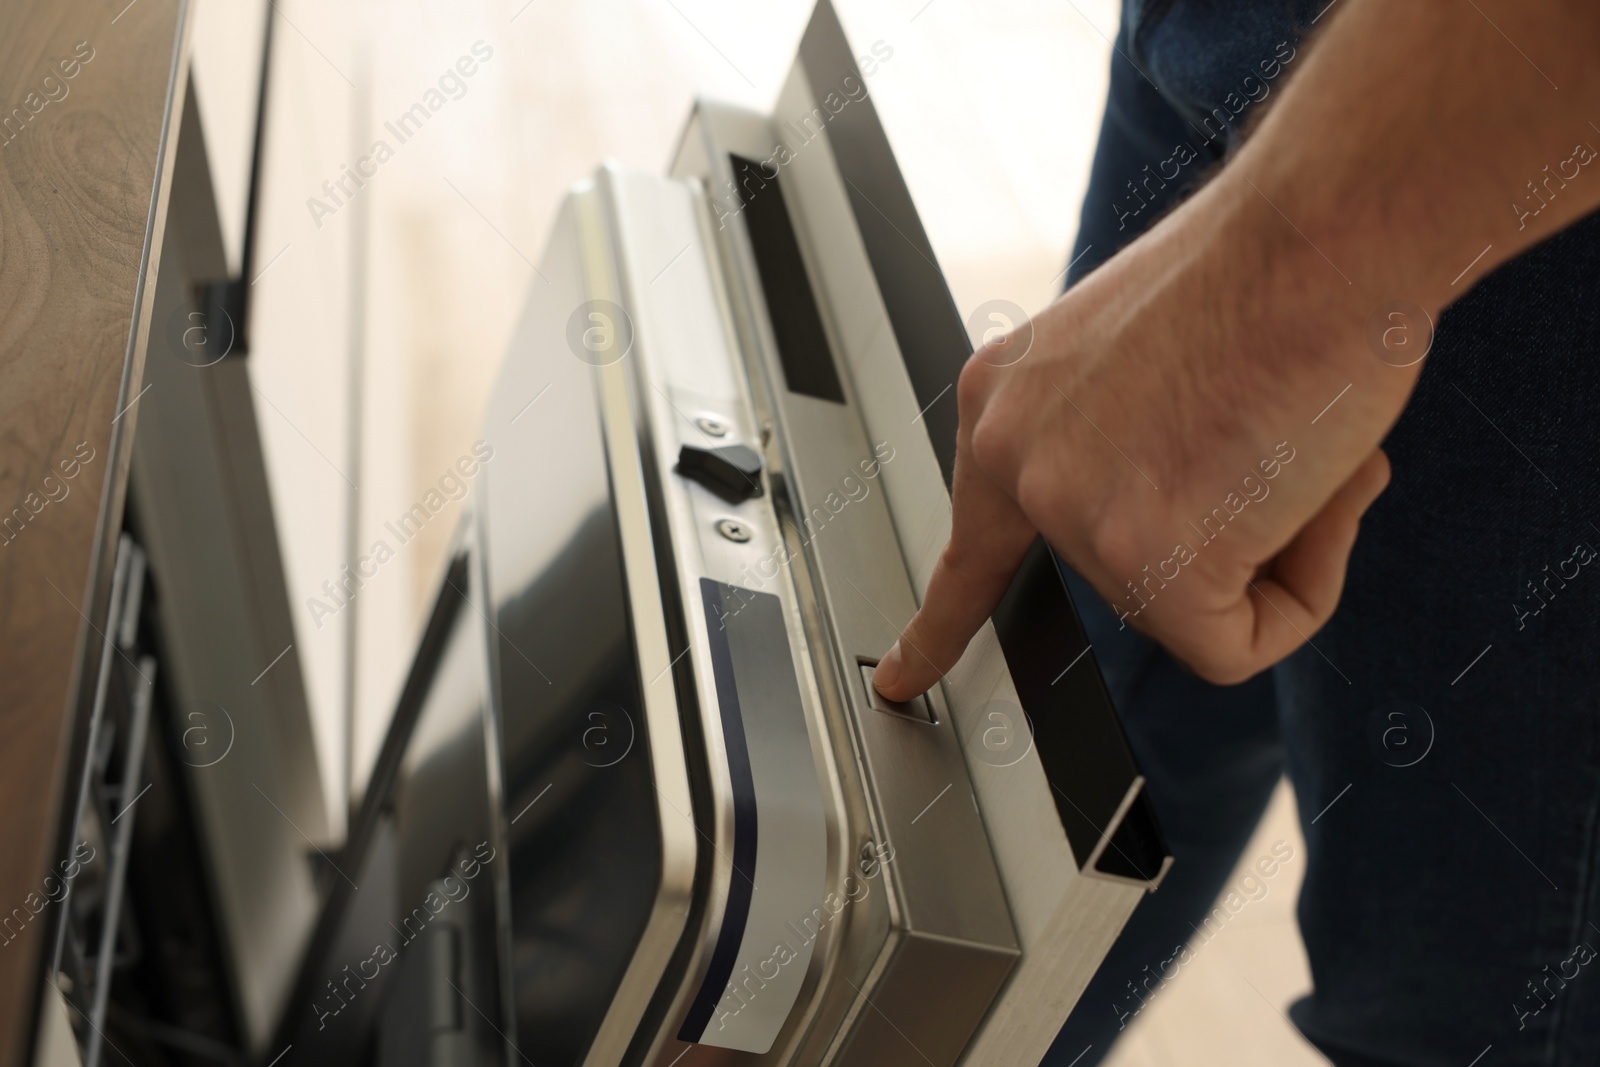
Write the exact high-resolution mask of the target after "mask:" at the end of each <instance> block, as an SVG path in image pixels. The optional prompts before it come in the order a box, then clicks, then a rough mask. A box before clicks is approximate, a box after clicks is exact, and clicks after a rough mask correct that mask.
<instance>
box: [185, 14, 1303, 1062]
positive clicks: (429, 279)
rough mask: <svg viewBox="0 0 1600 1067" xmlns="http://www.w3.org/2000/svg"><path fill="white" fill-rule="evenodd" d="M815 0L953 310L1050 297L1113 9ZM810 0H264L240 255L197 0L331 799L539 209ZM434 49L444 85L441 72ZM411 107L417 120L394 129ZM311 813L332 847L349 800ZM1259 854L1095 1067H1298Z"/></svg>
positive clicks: (1276, 904) (246, 75)
mask: <svg viewBox="0 0 1600 1067" xmlns="http://www.w3.org/2000/svg"><path fill="white" fill-rule="evenodd" d="M837 6H838V7H839V9H840V11H841V15H842V17H843V19H844V22H845V26H846V29H847V31H848V32H849V33H850V35H851V37H852V41H853V43H854V44H855V45H856V49H857V51H858V52H863V51H866V50H867V49H868V48H869V47H870V46H871V45H872V44H873V43H874V42H877V41H882V42H883V43H884V44H885V45H887V46H888V47H889V48H890V49H892V51H893V55H892V58H891V59H890V60H889V61H887V62H885V63H883V65H882V66H881V68H880V70H879V71H878V73H877V74H876V75H874V76H873V78H872V79H871V81H870V85H869V90H870V92H871V93H872V96H873V98H874V100H875V101H876V103H877V106H878V109H879V112H880V115H881V116H882V119H883V122H884V125H885V126H886V128H887V130H888V132H889V136H890V139H891V141H892V142H893V145H894V149H895V152H896V154H897V156H898V158H899V161H900V165H901V167H902V169H903V170H904V171H905V174H906V178H907V181H908V183H909V184H910V187H911V190H912V194H913V196H914V198H915V199H916V202H917V206H918V209H919V211H920V212H921V214H922V217H923V221H924V223H925V225H926V227H927V230H928V234H929V237H930V239H931V240H932V243H933V246H934V249H935V250H936V252H937V254H938V259H939V263H940V266H941V267H942V268H943V269H944V272H945V274H946V276H947V277H948V279H949V281H950V286H951V289H952V291H953V293H954V295H955V299H956V303H957V305H958V306H959V307H960V309H961V311H962V313H963V315H964V316H965V315H966V314H967V313H969V312H970V311H971V310H972V309H973V308H975V307H976V306H977V305H979V304H981V303H983V302H984V301H987V300H991V299H995V298H1000V297H1003V298H1005V299H1008V300H1011V301H1013V302H1015V303H1017V304H1019V305H1021V306H1022V307H1023V308H1024V309H1026V310H1027V311H1029V312H1033V311H1037V310H1038V309H1040V308H1042V307H1043V306H1045V305H1046V304H1048V303H1049V302H1050V300H1051V299H1052V298H1053V297H1054V296H1055V295H1056V293H1057V292H1058V291H1059V287H1060V284H1061V278H1062V275H1063V272H1064V268H1065V267H1066V260H1067V249H1068V248H1069V247H1070V245H1071V241H1072V238H1073V234H1074V232H1075V230H1076V228H1077V221H1078V206H1079V202H1080V200H1081V198H1082V195H1083V191H1084V187H1085V184H1086V182H1087V178H1088V172H1089V162H1090V157H1091V154H1092V152H1093V149H1094V143H1095V136H1096V131H1097V127H1098V123H1099V119H1100V113H1101V109H1102V107H1103V106H1104V102H1105V81H1106V71H1107V59H1108V56H1109V54H1110V38H1111V37H1112V36H1114V34H1115V27H1116V24H1117V19H1118V15H1119V5H1118V3H1117V2H1116V0H1066V2H1065V3H1048V4H1046V3H1039V2H1036V0H1035V2H1030V0H984V2H983V3H981V4H980V3H978V2H977V0H878V2H875V3H871V4H868V3H858V2H851V0H840V2H839V3H838V5H837ZM810 8H811V0H768V2H766V3H763V4H760V5H751V4H745V3H734V2H731V0H586V2H584V3H573V2H569V0H451V2H449V3H445V2H442V0H434V2H425V0H398V2H387V3H382V4H379V3H372V2H366V0H352V2H349V3H345V4H318V3H311V2H310V0H276V2H272V3H271V4H270V11H271V17H272V19H273V31H272V32H273V35H274V40H273V49H272V60H271V63H272V66H271V69H270V71H269V72H268V76H269V81H268V96H267V104H266V140H265V146H264V157H263V158H264V170H263V172H262V175H261V182H262V184H261V190H260V201H259V207H258V221H257V233H256V245H255V252H254V255H253V257H252V262H251V263H248V264H241V263H240V257H241V255H242V248H241V246H242V243H243V242H242V235H243V232H244V217H245V211H246V202H247V190H248V187H249V166H248V161H249V158H250V148H251V145H250V137H251V133H252V131H253V128H254V107H255V95H256V90H257V85H258V81H259V78H260V76H261V71H260V69H259V57H260V55H261V40H262V33H263V29H264V27H265V26H266V23H267V15H268V3H267V2H263V0H197V2H196V4H195V36H194V71H195V74H194V78H195V91H196V93H197V96H198V100H199V110H200V114H201V117H202V121H203V124H204V130H205V137H206V141H207V147H208V151H209V153H210V155H211V166H212V172H213V174H214V176H215V180H216V185H217V189H216V195H217V200H218V203H219V207H220V210H221V213H222V217H223V222H224V234H225V239H226V240H227V242H228V254H229V256H230V259H231V261H232V262H231V266H232V267H233V269H234V271H238V270H241V269H242V270H243V271H244V273H245V275H246V276H247V277H248V278H250V279H252V292H251V300H252V311H251V354H250V361H249V369H250V374H251V375H252V379H253V382H252V384H253V386H254V389H255V391H256V396H257V399H258V401H259V404H258V411H257V418H258V420H259V422H260V425H261V429H262V433H263V436H264V438H265V450H266V455H267V467H268V473H269V476H270V481H271V487H272V494H273V498H274V504H275V515H276V519H277V522H278V524H279V529H278V536H279V540H280V543H281V544H282V546H283V552H284V557H285V563H286V566H287V569H288V575H287V582H288V588H289V592H290V598H291V602H292V606H293V609H294V613H295V615H294V617H295V627H296V645H297V647H298V649H299V652H300V659H301V663H302V665H303V668H304V670H305V672H306V682H307V686H308V689H309V691H310V692H309V696H310V700H311V702H312V711H313V717H314V721H315V724H316V729H317V742H318V756H319V760H320V764H321V770H322V774H323V778H324V780H325V782H326V783H327V795H328V796H329V797H330V798H341V797H344V798H348V799H351V800H354V799H355V798H358V797H359V795H360V793H361V790H362V788H363V784H364V781H365V778H366V775H367V773H368V770H369V768H370V766H371V764H372V761H373V758H374V756H375V754H376V752H377V749H378V747H379V745H380V744H381V741H382V737H383V733H384V730H385V729H386V727H387V724H388V719H389V715H390V712H391V709H392V708H393V705H394V701H395V697H396V695H397V693H398V691H399V688H400V685H401V683H402V681H403V678H404V674H405V670H406V668H407V666H408V664H409V662H410V659H411V655H412V651H413V649H414V647H415V644H416V640H417V637H418V635H419V632H420V629H421V626H422V622H423V619H424V617H425V614H426V612H427V610H428V608H429V606H430V605H431V602H432V598H433V596H434V593H435V590H436V587H437V585H438V584H439V582H440V578H441V574H442V570H443V566H444V560H445V553H446V550H447V548H448V546H449V543H450V539H451V537H452V536H453V534H454V531H455V527H456V524H457V521H458V519H459V516H460V507H461V505H460V503H459V502H457V501H450V502H449V503H448V504H447V506H446V508H445V510H444V511H442V512H440V513H439V514H437V515H435V516H434V517H433V518H432V519H431V520H430V521H429V522H428V524H427V525H426V526H425V527H424V528H423V529H422V531H421V533H420V535H418V536H416V537H415V538H413V539H411V540H409V541H407V542H406V543H405V544H403V545H398V544H396V538H394V537H393V536H392V535H390V534H388V533H387V532H386V530H385V527H384V524H385V522H394V521H397V520H398V518H399V516H401V515H402V514H404V513H406V512H407V511H409V510H410V509H411V508H412V506H413V505H415V504H417V503H419V502H421V501H422V500H423V497H424V495H425V494H426V493H428V491H429V490H430V489H433V488H435V487H436V486H437V485H438V483H439V480H440V478H441V477H442V476H443V475H444V474H445V473H446V471H447V469H448V468H449V467H450V466H451V465H452V464H453V463H454V462H455V460H456V459H457V457H460V456H462V455H464V454H467V453H468V452H469V451H470V449H471V446H472V444H473V442H474V441H475V440H477V438H478V436H479V426H480V422H481V417H482V412H483V409H484V404H485V400H486V398H487V396H488V392H489V389H490V388H491V384H492V382H493V378H494V374H495V372H496V369H497V368H498V366H499V363H500V359H501V354H502V352H503V350H504V347H505V345H506V343H507V341H508V340H509V337H510V334H511V329H512V326H513V324H514V322H515V320H516V318H517V315H518V314H519V312H520V310H521V307H522V302H523V297H524V294H525V291H526V290H527V287H528V285H529V282H530V280H531V279H532V278H533V277H534V270H533V263H535V262H537V260H538V259H539V256H540V254H541V251H542V247H543V244H544V240H545V235H546V233H547V231H548V228H549V226H550V223H551V221H552V219H553V217H554V214H555V210H556V207H557V205H558V204H559V202H560V200H561V197H562V196H563V194H564V192H565V191H566V189H567V188H568V187H569V186H571V185H572V184H573V183H574V182H576V181H578V180H580V179H582V178H583V177H585V176H586V175H588V174H589V173H590V172H591V171H592V170H593V169H594V168H595V166H596V165H597V164H598V163H599V162H600V161H601V160H602V159H615V160H618V161H620V162H622V163H625V164H629V165H632V166H636V167H641V168H646V169H652V170H658V169H662V168H664V167H665V165H666V163H667V162H668V160H669V158H670V156H671V154H672V151H673V149H674V146H675V145H676V143H677V139H678V137H679V134H680V131H681V128H682V125H683V121H684V119H685V118H686V116H687V115H688V113H689V108H690V105H691V102H692V101H693V99H694V98H695V97H696V96H697V95H704V96H709V97H714V98H718V99H721V100H725V101H729V102H733V103H737V104H742V105H745V106H749V107H752V108H757V109H763V110H765V109H767V108H769V107H770V106H771V105H772V102H773V100H774V99H775V97H776V95H777V92H778V89H779V86H780V84H781V82H782V80H783V78H784V76H785V75H786V74H787V72H788V69H789V66H790V63H791V62H792V59H793V56H794V52H795V47H796V45H797V43H798V41H799V38H800V34H801V31H802V30H803V28H804V25H805V21H806V19H807V17H808V15H809V13H810ZM463 56H468V57H471V63H469V64H468V65H467V66H471V67H473V68H474V73H473V74H472V75H470V76H463V75H460V74H458V73H453V72H454V71H455V69H456V65H457V61H458V60H459V59H460V58H461V57H463ZM461 69H466V66H464V67H462V68H461ZM441 77H445V78H446V79H447V80H446V81H445V82H444V83H441ZM440 92H442V93H443V94H444V96H445V103H444V105H443V106H442V107H439V108H438V109H437V110H436V111H431V112H430V117H429V118H428V120H427V121H426V122H425V123H423V124H422V125H421V128H420V129H417V128H414V126H407V127H405V129H404V130H403V131H401V135H397V133H396V129H398V128H399V126H400V119H401V116H403V115H405V114H406V113H407V112H408V111H409V110H410V109H411V108H412V106H413V105H415V104H418V103H419V102H425V100H426V98H427V97H428V94H429V93H440ZM391 126H393V127H395V129H391ZM380 140H381V141H383V142H385V143H386V144H387V145H388V147H389V149H390V151H391V154H389V155H386V156H384V155H382V153H380V156H381V157H382V160H381V162H379V163H378V164H377V170H376V173H375V174H373V175H372V176H370V177H366V178H364V179H361V184H359V185H357V184H356V182H355V181H354V180H352V179H351V178H349V177H348V175H349V173H350V172H351V171H352V170H353V169H354V167H355V164H356V162H357V160H359V159H362V158H363V157H367V156H369V155H371V153H372V152H373V148H374V145H375V143H376V142H378V141H380ZM368 169H369V170H370V169H371V168H370V166H369V167H368ZM341 181H342V182H343V188H342V189H341V188H340V185H339V183H340V182H341ZM379 538H383V539H385V540H387V541H388V542H389V543H390V544H391V545H392V546H394V547H395V549H396V555H395V557H394V558H393V559H392V560H389V561H388V562H387V563H385V564H384V565H383V566H382V567H381V568H380V569H379V571H378V573H377V575H376V577H374V578H372V579H370V580H369V581H367V582H366V584H365V585H363V586H362V587H361V589H360V592H359V594H358V595H357V597H356V598H355V599H354V600H353V601H352V602H351V603H350V605H349V606H348V607H344V608H342V609H339V610H336V611H332V612H330V611H328V610H327V609H328V608H331V607H333V606H334V605H335V603H336V602H335V601H334V600H332V599H331V598H330V597H329V596H328V594H327V593H325V592H324V589H323V586H324V583H329V584H330V585H337V584H339V581H340V578H341V574H342V569H343V568H344V567H345V566H346V565H347V564H352V563H353V562H354V561H355V560H356V559H358V558H359V557H361V556H363V555H366V554H367V553H368V551H369V548H370V546H371V545H372V544H373V542H374V541H376V540H378V539H379ZM319 603H320V604H321V605H322V607H320V608H319V607H318V604H319ZM331 806H332V808H333V809H334V810H331V811H330V812H329V823H330V825H331V826H332V827H334V828H335V832H336V833H339V832H341V831H340V829H339V828H342V827H343V825H344V823H345V818H346V810H347V808H346V807H345V806H344V805H342V804H340V803H338V802H337V800H335V801H333V802H332V805H331ZM1277 842H1284V843H1286V844H1287V845H1288V847H1290V848H1291V849H1292V850H1293V857H1294V858H1293V859H1292V860H1290V861H1289V862H1287V863H1285V864H1284V866H1283V869H1282V871H1281V872H1280V873H1279V874H1278V875H1277V876H1276V877H1275V878H1273V879H1272V880H1270V882H1268V883H1266V887H1267V888H1266V893H1265V895H1264V896H1260V898H1259V899H1256V900H1252V901H1250V902H1249V903H1248V904H1247V905H1246V906H1245V908H1244V909H1243V910H1242V911H1241V912H1239V914H1237V915H1236V916H1234V917H1233V918H1232V920H1231V921H1230V922H1229V923H1228V924H1227V926H1226V927H1225V928H1224V930H1223V932H1222V933H1221V934H1220V935H1219V936H1217V937H1216V938H1215V939H1214V940H1213V941H1211V942H1210V943H1208V944H1206V945H1205V946H1204V949H1203V950H1202V951H1198V952H1196V953H1194V960H1193V962H1192V963H1190V964H1189V965H1188V966H1186V967H1184V968H1183V969H1182V970H1181V972H1180V973H1179V975H1178V977H1177V978H1176V979H1174V980H1172V981H1170V982H1168V983H1167V984H1166V985H1165V986H1164V987H1163V988H1162V989H1161V990H1160V991H1159V992H1158V993H1157V994H1156V995H1155V996H1154V997H1152V998H1151V999H1150V1002H1149V1005H1148V1006H1147V1007H1146V1008H1144V1009H1143V1010H1142V1011H1141V1012H1140V1013H1139V1015H1138V1016H1137V1018H1135V1019H1134V1020H1133V1021H1132V1022H1130V1024H1129V1032H1128V1034H1127V1037H1126V1039H1125V1040H1124V1041H1123V1042H1122V1043H1121V1046H1120V1048H1119V1050H1118V1053H1117V1055H1116V1056H1115V1058H1114V1059H1113V1060H1112V1061H1111V1062H1113V1063H1115V1064H1117V1065H1118V1067H1135V1065H1138V1067H1144V1065H1151V1067H1156V1065H1166V1064H1221V1063H1227V1064H1230V1065H1253V1064H1263V1065H1266V1064H1271V1065H1285V1064H1289V1065H1292V1064H1298V1063H1319V1062H1323V1061H1322V1060H1321V1058H1320V1057H1319V1056H1317V1055H1316V1054H1315V1053H1314V1052H1313V1051H1312V1050H1311V1049H1310V1048H1309V1046H1307V1045H1306V1044H1305V1043H1304V1042H1303V1041H1301V1040H1300V1039H1299V1038H1298V1036H1297V1035H1296V1034H1295V1033H1294V1031H1293V1029H1292V1027H1290V1025H1289V1024H1288V1022H1287V1021H1286V1019H1285V1018H1284V1016H1283V1014H1282V1013H1283V1010H1284V1009H1285V1008H1286V1007H1287V1005H1288V1004H1289V1003H1290V1002H1291V1001H1293V1000H1294V999H1295V998H1296V997H1297V996H1299V995H1300V994H1301V993H1303V992H1304V991H1305V990H1306V989H1308V988H1309V986H1310V978H1309V974H1308V972H1307V969H1306V963H1305V957H1304V952H1303V950H1302V948H1301V945H1300V940H1299V937H1298V934H1297V933H1296V931H1295V927H1294V922H1293V912H1294V901H1295V897H1296V894H1297V893H1298V889H1299V882H1300V876H1301V873H1302V871H1303V866H1304V848H1303V845H1302V843H1301V840H1300V837H1299V832H1298V826H1297V823H1296V820H1295V814H1294V810H1293V801H1292V798H1291V797H1290V795H1289V792H1288V790H1287V789H1286V788H1282V787H1280V790H1279V794H1278V797H1277V799H1276V800H1275V801H1274V803H1273V805H1272V807H1271V809H1270V810H1269V813H1268V816H1267V819H1266V821H1265V822H1264V823H1263V825H1262V827H1261V829H1260V831H1259V832H1258V834H1257V835H1256V839H1255V840H1254V841H1253V842H1252V843H1251V845H1250V846H1249V848H1247V850H1246V852H1245V855H1244V857H1243V861H1244V863H1245V864H1253V863H1254V861H1255V860H1257V859H1259V858H1260V857H1262V856H1264V855H1267V854H1269V852H1270V851H1271V850H1272V848H1273V846H1274V844H1276V843H1277ZM1241 873H1242V872H1241ZM1234 881H1235V882H1237V879H1235V880H1234Z"/></svg>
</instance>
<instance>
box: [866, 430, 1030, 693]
mask: <svg viewBox="0 0 1600 1067" xmlns="http://www.w3.org/2000/svg"><path fill="white" fill-rule="evenodd" d="M966 414H967V413H965V412H963V419H962V421H963V423H964V424H965V423H966V421H967V420H966V417H965V416H966ZM970 441H971V433H970V431H969V430H968V429H966V427H965V426H963V429H962V432H961V434H960V438H959V440H958V444H957V452H956V470H955V479H954V482H955V484H954V487H953V489H952V492H951V495H950V507H951V525H950V540H949V542H948V543H947V544H946V545H945V547H944V551H943V552H941V553H940V554H939V560H938V562H937V563H936V564H934V568H933V574H932V576H931V577H930V578H929V579H928V591H927V594H926V595H925V596H924V597H923V600H922V607H921V608H920V609H919V610H918V611H917V613H916V615H914V616H913V617H912V619H911V622H910V623H908V624H907V625H906V628H905V630H904V632H902V633H901V635H900V640H898V641H897V642H895V645H894V647H893V648H891V649H890V650H889V652H888V653H887V654H886V655H885V656H884V657H883V660H882V661H881V662H880V663H879V664H878V668H877V670H876V672H875V673H874V675H873V684H874V686H875V687H876V688H877V690H878V692H880V693H882V694H883V695H884V696H885V697H887V698H889V699H890V700H910V699H911V698H912V697H915V696H917V695H919V694H921V693H923V692H925V691H927V690H928V689H929V688H930V687H931V686H932V685H933V684H934V683H935V682H937V681H938V680H939V679H940V677H942V676H943V675H944V673H945V672H946V671H948V670H949V669H950V668H951V667H953V666H955V663H956V661H957V660H958V659H960V658H961V653H962V652H964V651H965V650H966V647H967V643H968V642H969V641H971V640H972V635H973V634H975V633H977V632H978V628H979V627H981V626H982V625H983V624H984V622H985V620H987V619H988V618H989V615H990V614H991V613H992V612H993V611H994V607H995V605H996V604H998V603H999V602H1000V598H1001V597H1002V596H1004V595H1005V591H1006V589H1007V588H1008V587H1009V586H1010V584H1011V578H1012V576H1013V575H1015V574H1016V573H1017V568H1018V567H1019V566H1021V565H1022V558H1023V556H1024V555H1025V554H1026V553H1027V551H1028V546H1029V545H1031V544H1032V543H1033V539H1034V537H1036V536H1037V531H1035V529H1034V528H1033V524H1032V523H1030V522H1029V521H1028V518H1027V516H1026V515H1024V514H1023V512H1022V509H1021V508H1020V507H1018V506H1017V503H1016V501H1014V500H1012V499H1011V497H1009V496H1007V495H1006V493H1005V492H1004V490H1002V489H1001V488H1000V487H999V486H997V485H996V484H995V483H994V482H992V481H990V480H989V478H988V476H987V475H985V474H984V473H983V471H982V470H980V469H979V468H978V466H977V464H976V462H975V461H974V460H973V459H972V449H971V445H970Z"/></svg>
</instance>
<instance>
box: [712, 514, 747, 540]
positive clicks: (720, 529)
mask: <svg viewBox="0 0 1600 1067" xmlns="http://www.w3.org/2000/svg"><path fill="white" fill-rule="evenodd" d="M717 533H719V534H721V535H722V536H723V537H726V538H727V539H728V540H730V541H738V542H739V543H740V544H743V543H744V542H746V541H748V540H750V527H748V526H746V525H745V524H744V523H742V522H740V521H739V520H738V519H718V520H717Z"/></svg>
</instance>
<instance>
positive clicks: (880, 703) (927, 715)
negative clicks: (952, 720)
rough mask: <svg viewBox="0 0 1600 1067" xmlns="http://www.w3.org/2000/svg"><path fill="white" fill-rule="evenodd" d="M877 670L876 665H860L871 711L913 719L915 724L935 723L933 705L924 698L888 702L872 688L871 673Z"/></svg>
mask: <svg viewBox="0 0 1600 1067" xmlns="http://www.w3.org/2000/svg"><path fill="white" fill-rule="evenodd" d="M877 669H878V665H877V664H876V663H863V664H861V680H862V681H863V682H865V683H866V686H867V706H868V707H870V708H871V709H872V710H873V711H881V712H883V713H884V714H885V715H899V716H901V717H903V718H907V719H914V720H916V721H917V722H927V723H935V722H938V721H939V720H938V719H935V718H934V717H933V704H932V703H931V702H930V701H929V700H928V698H927V697H926V696H919V697H917V698H916V699H914V700H909V701H904V702H902V701H899V700H890V699H889V698H888V697H886V696H884V695H883V694H882V693H880V692H878V691H877V690H876V689H874V688H873V687H872V676H873V673H874V672H875V671H876V670H877Z"/></svg>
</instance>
